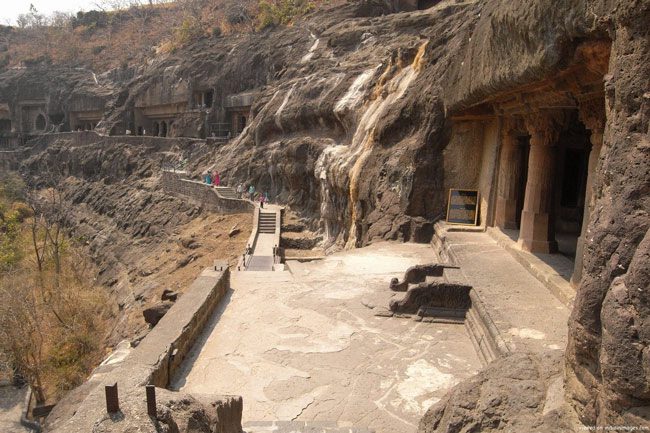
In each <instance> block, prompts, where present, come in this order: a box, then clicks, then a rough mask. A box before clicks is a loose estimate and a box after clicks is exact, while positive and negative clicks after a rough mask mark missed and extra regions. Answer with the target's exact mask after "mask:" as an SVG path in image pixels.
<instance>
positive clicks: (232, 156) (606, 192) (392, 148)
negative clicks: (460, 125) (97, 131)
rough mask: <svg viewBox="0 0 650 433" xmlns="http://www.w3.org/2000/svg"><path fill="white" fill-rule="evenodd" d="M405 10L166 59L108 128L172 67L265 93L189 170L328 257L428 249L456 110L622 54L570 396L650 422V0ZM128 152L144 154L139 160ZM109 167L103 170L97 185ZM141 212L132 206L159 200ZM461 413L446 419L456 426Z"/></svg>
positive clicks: (575, 319) (121, 94)
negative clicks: (263, 208)
mask: <svg viewBox="0 0 650 433" xmlns="http://www.w3.org/2000/svg"><path fill="white" fill-rule="evenodd" d="M391 12H392V10H391V8H390V7H388V6H387V5H386V4H384V3H382V2H379V1H372V0H371V1H363V2H355V3H350V4H347V5H345V6H341V7H337V8H332V9H331V10H325V11H319V12H317V13H316V14H314V15H311V16H309V17H307V18H306V19H305V21H304V22H302V23H301V25H296V26H294V27H291V28H279V29H275V30H268V31H265V32H263V33H259V34H252V35H246V36H239V37H227V38H220V39H213V40H209V41H202V42H200V43H198V44H195V45H193V46H191V47H189V48H187V49H186V50H182V51H181V52H178V53H177V54H174V55H173V56H170V57H167V58H163V59H157V60H155V61H153V62H152V63H151V64H150V65H148V66H146V67H143V68H142V70H141V71H140V72H141V73H140V74H139V75H138V76H137V77H136V78H135V79H134V80H133V81H131V83H130V84H129V85H128V86H126V87H123V88H120V89H119V90H118V91H116V93H115V94H114V95H113V99H112V101H113V102H112V105H111V107H110V108H109V110H108V112H107V114H106V116H105V119H104V124H103V128H104V130H105V131H110V130H111V129H112V128H114V127H115V125H117V124H118V123H119V122H120V121H122V119H123V118H124V115H125V113H127V112H128V111H129V110H131V109H132V108H133V106H134V104H135V100H136V99H137V98H138V96H139V95H142V94H144V93H146V92H147V91H149V89H151V88H153V87H155V86H156V80H157V77H158V76H160V75H161V74H162V73H163V71H171V70H172V69H170V68H173V73H174V74H175V75H174V77H176V78H178V79H188V80H190V79H191V80H194V82H195V83H196V86H199V87H200V86H210V87H213V88H215V89H216V92H215V100H221V99H223V98H225V96H227V95H229V94H232V93H237V92H240V91H243V90H246V89H253V88H255V89H257V90H258V91H259V97H258V98H257V101H256V103H255V105H254V106H253V109H252V110H253V113H254V119H253V121H252V123H251V124H250V125H249V126H248V127H247V128H246V130H245V131H244V132H243V133H242V134H241V135H240V136H238V137H237V138H236V139H234V140H232V141H230V142H229V143H227V144H225V145H222V146H214V147H212V148H209V149H206V152H202V153H200V154H199V156H196V155H195V156H193V157H192V159H191V161H190V166H191V167H192V169H193V170H195V171H196V172H199V171H201V170H204V169H206V168H210V167H215V168H216V169H217V170H219V171H220V172H222V173H223V174H224V178H225V179H227V181H228V182H229V183H231V184H235V183H238V182H244V183H253V184H255V185H257V187H258V190H263V191H268V192H269V193H270V195H271V196H272V197H273V198H274V199H277V200H278V201H280V202H282V203H286V204H288V205H290V206H291V207H292V208H293V209H294V210H296V211H298V212H299V213H301V214H302V215H301V216H303V217H306V218H307V219H309V220H310V221H311V223H312V226H313V227H312V228H314V229H316V228H317V229H319V230H320V231H321V232H322V234H323V237H324V243H325V246H326V247H329V248H332V249H334V248H342V247H346V246H348V247H353V246H358V245H362V244H366V243H369V242H372V241H373V240H374V239H402V240H416V241H427V240H428V239H429V238H430V237H431V233H432V230H431V223H432V222H433V221H435V220H436V219H437V218H439V217H440V216H441V215H442V212H443V208H444V204H445V197H444V191H443V182H442V176H443V173H442V163H441V158H442V152H443V150H444V149H445V147H446V146H447V144H448V143H449V135H450V123H451V122H450V115H451V114H452V113H453V112H455V111H457V110H460V109H463V108H466V107H470V106H472V105H474V104H476V103H478V102H480V101H484V100H486V99H488V98H490V97H493V96H495V95H498V94H500V93H503V92H507V91H508V90H509V89H512V88H514V87H517V86H521V85H526V84H528V83H532V82H535V81H540V80H545V79H548V78H549V77H552V76H553V74H555V73H557V72H558V71H561V70H562V69H563V68H565V67H566V66H567V64H568V63H569V62H570V61H571V60H572V59H573V58H574V56H575V54H576V47H577V46H578V45H579V44H580V43H582V42H584V41H601V40H606V41H611V54H610V56H609V62H610V63H609V67H608V70H609V72H608V74H607V75H606V77H605V82H604V87H605V92H606V117H607V124H606V129H605V137H604V145H603V150H602V153H601V157H600V160H599V164H598V168H597V174H596V179H595V184H594V188H595V190H596V191H597V193H596V196H597V201H596V205H595V208H594V209H595V210H594V212H593V214H592V215H591V219H590V221H589V226H588V232H587V240H586V247H585V262H584V263H585V264H584V272H583V280H582V282H581V284H580V287H579V289H578V294H577V298H576V302H575V308H574V311H573V315H572V317H571V320H570V324H569V327H570V335H569V346H568V348H567V353H566V390H567V396H568V400H569V401H570V402H571V404H572V405H573V406H574V407H575V409H576V410H577V414H578V415H579V417H580V420H581V421H582V422H583V423H585V424H587V425H596V424H597V425H600V426H606V425H612V424H616V425H627V424H631V425H648V419H649V418H650V414H649V413H648V406H649V405H650V388H649V386H650V385H649V384H650V376H649V374H650V373H649V368H650V367H648V366H650V352H649V349H648V347H649V346H650V334H649V331H648V326H649V325H648V320H649V313H650V310H649V307H648V306H649V305H650V299H648V290H647V288H648V286H649V283H650V276H649V273H648V263H649V261H648V243H649V241H648V228H649V227H650V216H649V215H648V212H649V210H650V202H649V197H650V194H648V192H649V191H650V173H649V168H648V165H649V164H648V162H649V161H650V158H649V156H648V153H649V149H650V144H649V138H648V122H649V119H650V102H649V101H650V98H649V97H648V89H649V87H650V86H649V84H650V83H649V77H650V69H649V68H650V62H649V61H648V58H649V54H650V53H649V50H650V48H649V46H650V44H649V43H648V41H649V39H650V35H649V33H648V31H649V30H648V26H647V23H648V20H649V19H650V2H649V1H648V0H625V1H618V2H611V1H607V0H579V1H574V2H555V1H551V0H526V1H523V2H515V3H513V2H510V3H508V2H499V1H496V0H485V1H478V2H455V3H454V2H442V3H441V4H439V5H438V6H436V7H435V8H433V9H431V10H427V11H418V12H410V13H398V14H394V13H391ZM95 151H96V152H99V150H98V149H95ZM122 151H124V152H127V153H128V154H129V155H131V156H130V157H129V159H127V160H131V159H130V158H135V159H137V155H138V153H137V152H136V153H135V154H134V153H131V152H133V149H130V150H128V149H122ZM51 152H53V153H54V154H56V152H57V150H53V151H51ZM108 152H109V153H110V152H111V151H108ZM44 157H45V156H41V158H44ZM102 164H105V162H103V161H100V160H94V161H93V162H92V163H89V164H88V165H86V167H87V168H86V170H89V173H85V175H93V170H94V169H95V168H94V167H96V166H98V165H99V166H101V165H102ZM32 168H33V169H34V170H36V165H33V166H32ZM91 177H92V176H91ZM145 177H146V176H145ZM99 179H100V177H97V178H96V181H97V182H99ZM137 181H138V182H142V180H141V179H137ZM115 185H116V184H110V183H109V184H108V185H106V186H104V185H94V186H92V187H91V186H90V185H86V186H84V187H83V188H81V187H74V186H71V187H70V188H69V191H70V194H71V197H73V196H74V197H77V200H78V203H82V202H83V203H88V204H89V205H90V206H93V204H92V203H94V200H93V199H92V197H93V191H95V193H96V194H100V192H99V191H102V192H101V194H116V196H115V197H116V200H119V194H120V192H119V191H120V190H121V188H123V186H115ZM84 188H86V189H84ZM93 188H96V189H93ZM73 191H76V192H73ZM80 191H83V192H80ZM152 194H153V196H152V197H157V196H156V195H155V193H152ZM142 199H143V200H144V202H141V203H136V202H134V203H132V204H133V206H136V207H137V206H147V203H149V201H148V200H150V199H151V198H150V199H147V198H146V197H143V198H142ZM158 199H159V200H163V199H162V198H158ZM158 199H156V200H158ZM154 201H155V200H154ZM177 206H179V208H178V211H179V212H180V213H182V212H185V211H186V210H183V209H181V207H182V205H181V204H180V203H179V204H177ZM100 207H101V206H100ZM100 213H101V212H100ZM154 213H156V212H154ZM122 216H125V217H127V219H128V212H127V213H125V214H122ZM183 218H186V217H183ZM187 218H192V215H191V213H190V214H187ZM120 219H121V218H120ZM142 223H143V224H144V225H146V222H144V221H142ZM134 230H136V229H135V226H134ZM148 230H149V229H146V230H145V231H148ZM134 233H135V232H134ZM504 362H513V363H514V362H519V361H507V360H506V361H504ZM531 362H532V361H531ZM497 370H498V371H497V372H495V373H494V374H495V375H499V374H501V373H502V372H503V371H507V370H508V369H507V368H501V369H497ZM531 371H532V370H531ZM500 372H501V373H500ZM538 379H539V378H538ZM535 380H537V379H535ZM540 381H541V382H543V381H542V380H541V379H540ZM541 382H540V383H541ZM539 386H541V387H543V386H545V385H539ZM455 392H463V391H462V388H461V391H455ZM460 400H462V399H460ZM460 400H458V399H453V398H452V399H447V400H445V401H443V402H441V403H439V406H437V407H435V408H433V409H432V411H434V412H435V413H437V414H441V413H448V412H447V411H449V410H452V409H453V406H454V405H458V404H460V403H458V401H460ZM538 403H539V402H538ZM538 406H539V405H538ZM536 407H537V406H536ZM540 407H541V406H540ZM533 412H534V411H533ZM428 416H429V418H430V419H433V418H435V419H437V420H438V421H436V427H434V428H433V429H432V428H431V426H425V427H423V429H424V430H423V431H455V430H453V429H449V428H448V424H445V422H447V421H445V420H446V419H448V418H445V417H444V416H442V417H438V415H435V417H434V416H433V415H428ZM495 416H498V417H501V418H502V419H507V418H508V417H509V416H512V413H510V412H508V413H506V412H499V413H498V414H497V415H495ZM531 416H534V414H533V415H531ZM436 417H437V418H436ZM440 420H442V421H440ZM502 425H504V426H505V425H507V423H504V424H502ZM542 427H543V426H542ZM542 427H540V428H542ZM485 428H486V429H488V430H489V429H493V430H498V429H499V427H498V424H497V426H496V427H494V426H492V427H490V425H486V427H485ZM459 431H463V430H459ZM540 431H542V430H540Z"/></svg>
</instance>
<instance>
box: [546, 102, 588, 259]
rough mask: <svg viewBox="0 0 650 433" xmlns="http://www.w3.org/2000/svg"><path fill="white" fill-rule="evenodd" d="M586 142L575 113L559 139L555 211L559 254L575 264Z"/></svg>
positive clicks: (580, 225)
mask: <svg viewBox="0 0 650 433" xmlns="http://www.w3.org/2000/svg"><path fill="white" fill-rule="evenodd" d="M589 139H590V134H589V131H588V130H587V129H586V128H585V125H584V124H583V123H582V122H580V121H579V120H578V113H577V112H575V111H574V112H573V113H571V118H570V121H569V124H568V127H567V129H566V130H565V131H563V132H562V134H561V135H560V142H559V155H558V161H557V164H558V176H557V179H558V182H557V185H556V186H555V209H554V211H555V212H554V213H555V216H556V218H555V238H556V241H557V244H558V252H559V253H561V254H563V255H565V256H567V257H569V258H570V259H571V260H574V261H575V257H576V249H577V243H578V237H579V236H580V233H581V231H582V224H583V218H584V209H585V195H586V186H587V175H588V165H589V152H590V150H591V144H590V142H589Z"/></svg>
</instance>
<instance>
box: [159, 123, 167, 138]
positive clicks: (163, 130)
mask: <svg viewBox="0 0 650 433" xmlns="http://www.w3.org/2000/svg"><path fill="white" fill-rule="evenodd" d="M160 136H161V137H167V122H165V121H164V120H163V121H162V122H160Z"/></svg>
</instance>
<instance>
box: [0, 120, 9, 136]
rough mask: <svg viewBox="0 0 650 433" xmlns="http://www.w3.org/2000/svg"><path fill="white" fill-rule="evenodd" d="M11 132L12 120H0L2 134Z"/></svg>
mask: <svg viewBox="0 0 650 433" xmlns="http://www.w3.org/2000/svg"><path fill="white" fill-rule="evenodd" d="M9 132H11V119H0V133H9Z"/></svg>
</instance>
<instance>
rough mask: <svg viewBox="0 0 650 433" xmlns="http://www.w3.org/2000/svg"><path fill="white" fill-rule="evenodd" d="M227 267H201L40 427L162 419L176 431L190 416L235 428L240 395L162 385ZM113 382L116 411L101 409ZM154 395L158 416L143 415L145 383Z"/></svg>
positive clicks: (69, 430)
mask: <svg viewBox="0 0 650 433" xmlns="http://www.w3.org/2000/svg"><path fill="white" fill-rule="evenodd" d="M229 275H230V274H229V271H228V270H226V271H223V272H218V271H214V270H212V269H210V268H208V269H205V270H204V271H203V272H202V273H201V275H200V276H199V277H198V278H197V279H196V280H195V281H194V282H193V283H192V285H191V287H190V288H189V290H188V291H187V292H186V293H185V294H184V295H183V296H181V298H180V299H179V300H178V301H177V302H176V304H174V306H173V307H172V308H171V309H170V310H169V312H168V313H167V314H166V315H165V316H164V317H163V318H162V319H161V320H160V322H158V324H157V325H156V326H155V327H154V328H153V329H152V330H151V332H150V333H149V334H148V335H147V336H146V337H145V338H144V339H143V340H142V342H141V343H140V344H139V345H138V346H137V347H136V348H135V349H134V350H133V351H132V352H131V353H129V354H128V355H127V356H126V357H125V358H124V359H123V360H117V361H116V362H111V361H110V359H109V360H107V361H106V362H104V363H103V364H102V365H101V366H100V367H98V368H97V369H96V370H95V371H94V373H93V375H92V376H91V378H90V379H89V380H88V381H87V382H86V383H84V384H83V385H81V386H80V387H79V388H77V389H75V390H74V391H72V392H71V393H70V394H68V395H67V396H66V398H64V399H63V400H62V401H61V402H59V404H57V406H56V407H55V408H54V410H53V411H52V413H51V414H50V416H49V417H48V418H47V420H46V424H45V431H48V432H57V433H82V432H83V433H86V432H90V431H103V432H126V431H159V430H158V429H157V428H156V426H160V425H161V424H167V425H172V424H174V423H175V424H177V425H178V428H179V430H178V431H181V432H183V431H188V426H186V425H184V423H186V422H191V421H189V420H190V419H191V418H192V417H195V416H197V415H196V414H200V416H202V417H205V418H206V422H208V423H209V424H210V425H211V430H210V431H219V432H221V433H240V432H241V431H242V430H241V415H242V399H241V397H239V396H218V395H215V396H193V395H190V394H184V393H176V392H171V391H168V390H166V389H164V388H166V387H167V385H168V384H169V381H170V378H171V377H172V376H173V375H174V373H175V372H176V370H177V369H178V368H179V367H180V365H181V363H182V362H183V360H184V359H185V357H186V355H187V354H188V352H189V351H190V349H191V348H192V346H193V344H194V343H195V341H196V339H197V337H198V336H199V335H200V334H201V332H202V331H203V328H204V326H205V324H206V322H207V321H208V320H209V318H210V316H211V315H212V313H213V312H214V311H215V309H216V307H217V306H218V305H219V303H220V301H221V300H222V299H223V297H224V295H225V294H226V292H227V291H228V288H229V280H230V279H229ZM114 383H117V384H118V391H119V403H120V412H119V413H117V414H108V413H106V401H105V394H104V387H105V386H106V385H112V384H114ZM148 384H153V385H155V386H156V387H159V388H157V389H156V392H157V395H158V406H157V417H156V418H153V417H150V416H148V415H147V411H146V400H145V388H144V386H145V385H148Z"/></svg>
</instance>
